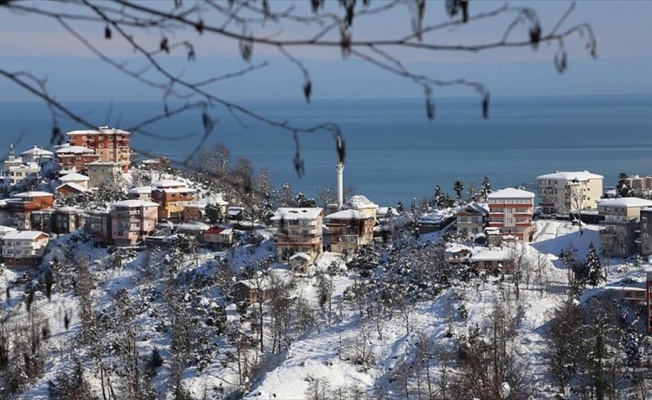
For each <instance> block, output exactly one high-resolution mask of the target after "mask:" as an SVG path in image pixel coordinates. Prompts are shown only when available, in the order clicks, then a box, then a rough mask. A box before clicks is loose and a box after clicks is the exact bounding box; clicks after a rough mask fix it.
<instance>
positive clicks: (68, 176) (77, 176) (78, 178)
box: [59, 172, 89, 182]
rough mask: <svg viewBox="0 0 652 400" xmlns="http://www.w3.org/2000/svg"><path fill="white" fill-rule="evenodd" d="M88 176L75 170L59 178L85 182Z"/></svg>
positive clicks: (66, 180)
mask: <svg viewBox="0 0 652 400" xmlns="http://www.w3.org/2000/svg"><path fill="white" fill-rule="evenodd" d="M88 179H89V178H88V177H87V176H86V175H82V174H80V173H77V172H71V173H69V174H66V175H63V176H61V177H60V178H59V180H60V181H61V182H86V181H87V180H88Z"/></svg>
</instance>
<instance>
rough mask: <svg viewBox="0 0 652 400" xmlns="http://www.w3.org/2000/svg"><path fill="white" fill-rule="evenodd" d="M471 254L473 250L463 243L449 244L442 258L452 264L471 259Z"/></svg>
mask: <svg viewBox="0 0 652 400" xmlns="http://www.w3.org/2000/svg"><path fill="white" fill-rule="evenodd" d="M472 255H473V250H471V249H470V248H469V247H467V246H463V245H455V246H451V247H448V248H447V249H446V250H445V251H444V258H445V259H446V261H448V262H449V263H454V264H459V263H463V262H467V261H469V260H470V259H471V256H472Z"/></svg>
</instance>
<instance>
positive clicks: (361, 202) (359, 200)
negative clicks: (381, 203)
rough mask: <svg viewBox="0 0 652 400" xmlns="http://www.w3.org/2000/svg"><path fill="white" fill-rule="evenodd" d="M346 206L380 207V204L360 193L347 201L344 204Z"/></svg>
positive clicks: (355, 207) (356, 207) (359, 207)
mask: <svg viewBox="0 0 652 400" xmlns="http://www.w3.org/2000/svg"><path fill="white" fill-rule="evenodd" d="M342 207H344V208H354V209H358V210H359V209H361V208H375V209H378V204H376V203H374V202H372V201H371V200H369V199H368V198H367V197H365V196H363V195H361V194H358V195H355V196H353V197H351V198H350V199H348V200H347V201H346V203H344V205H343V206H342Z"/></svg>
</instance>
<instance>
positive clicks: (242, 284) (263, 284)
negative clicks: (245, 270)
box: [231, 277, 271, 304]
mask: <svg viewBox="0 0 652 400" xmlns="http://www.w3.org/2000/svg"><path fill="white" fill-rule="evenodd" d="M231 289H232V292H233V300H234V301H235V302H242V301H244V302H246V303H248V304H253V303H257V302H258V296H259V293H260V296H261V301H263V302H264V301H267V300H269V299H270V297H271V290H270V282H269V279H268V278H266V277H260V278H255V279H246V280H241V281H238V282H236V283H234V284H233V286H232V287H231Z"/></svg>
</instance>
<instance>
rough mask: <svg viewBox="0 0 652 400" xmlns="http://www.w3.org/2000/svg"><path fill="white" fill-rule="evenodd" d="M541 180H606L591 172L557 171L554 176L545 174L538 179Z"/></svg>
mask: <svg viewBox="0 0 652 400" xmlns="http://www.w3.org/2000/svg"><path fill="white" fill-rule="evenodd" d="M539 179H559V180H566V181H588V180H591V179H604V176H602V175H598V174H592V173H591V172H589V171H572V172H569V171H557V172H554V173H552V174H545V175H541V176H538V177H537V180H539Z"/></svg>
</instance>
